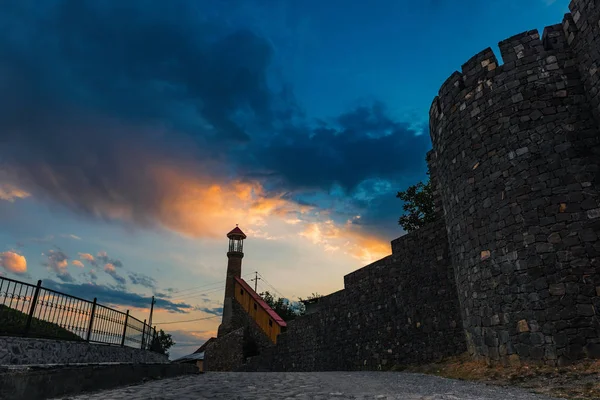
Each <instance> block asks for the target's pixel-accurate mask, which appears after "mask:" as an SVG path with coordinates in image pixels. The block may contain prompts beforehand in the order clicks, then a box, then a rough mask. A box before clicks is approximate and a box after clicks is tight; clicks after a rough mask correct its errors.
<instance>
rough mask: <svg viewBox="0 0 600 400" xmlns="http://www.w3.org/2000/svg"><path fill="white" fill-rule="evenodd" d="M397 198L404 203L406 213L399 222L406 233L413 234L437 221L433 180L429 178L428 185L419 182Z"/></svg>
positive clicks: (400, 193) (399, 193)
mask: <svg viewBox="0 0 600 400" xmlns="http://www.w3.org/2000/svg"><path fill="white" fill-rule="evenodd" d="M427 175H429V171H427ZM396 197H397V198H399V199H400V200H402V201H404V205H403V206H402V208H403V209H404V211H405V213H404V215H403V216H401V217H400V219H399V220H398V224H400V225H401V226H402V228H404V230H405V231H407V232H412V231H414V230H417V229H419V228H421V227H422V226H423V225H426V224H428V223H430V222H433V221H435V220H436V218H437V215H436V214H435V203H434V200H433V187H432V185H431V179H429V178H428V179H427V183H423V182H419V183H417V184H416V185H412V186H409V187H408V189H406V191H404V192H398V194H397V195H396Z"/></svg>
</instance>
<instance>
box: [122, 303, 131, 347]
mask: <svg viewBox="0 0 600 400" xmlns="http://www.w3.org/2000/svg"><path fill="white" fill-rule="evenodd" d="M128 320H129V310H127V314H125V326H124V327H123V337H122V338H121V347H123V346H125V333H126V332H127V321H128Z"/></svg>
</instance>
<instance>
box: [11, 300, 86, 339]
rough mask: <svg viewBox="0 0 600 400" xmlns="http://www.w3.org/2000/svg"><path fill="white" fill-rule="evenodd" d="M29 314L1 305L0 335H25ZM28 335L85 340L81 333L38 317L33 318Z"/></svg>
mask: <svg viewBox="0 0 600 400" xmlns="http://www.w3.org/2000/svg"><path fill="white" fill-rule="evenodd" d="M27 317H28V315H27V314H25V313H22V312H21V311H18V310H15V309H14V308H9V307H7V306H4V305H0V336H23V331H24V329H25V326H26V325H27ZM27 336H28V337H39V338H48V339H59V340H83V339H82V338H81V337H80V336H79V335H76V334H75V333H73V332H71V331H68V330H67V329H65V328H62V327H60V326H58V325H57V324H54V323H52V322H46V321H42V320H40V319H38V318H33V319H32V320H31V327H30V329H29V333H28V335H27Z"/></svg>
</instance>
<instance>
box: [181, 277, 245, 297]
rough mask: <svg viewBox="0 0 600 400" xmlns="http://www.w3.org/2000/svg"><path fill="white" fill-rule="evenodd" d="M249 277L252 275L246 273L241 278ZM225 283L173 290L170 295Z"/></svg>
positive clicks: (223, 281) (219, 282)
mask: <svg viewBox="0 0 600 400" xmlns="http://www.w3.org/2000/svg"><path fill="white" fill-rule="evenodd" d="M250 275H252V273H248V274H245V275H243V276H244V277H247V276H250ZM225 282H226V280H222V281H218V282H213V283H207V284H204V285H200V286H194V287H191V288H188V289H181V290H174V291H172V292H171V293H173V294H175V293H182V292H189V291H195V290H197V289H200V288H203V287H208V286H214V285H218V284H221V283H225Z"/></svg>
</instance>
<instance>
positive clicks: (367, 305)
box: [238, 0, 600, 371]
mask: <svg viewBox="0 0 600 400" xmlns="http://www.w3.org/2000/svg"><path fill="white" fill-rule="evenodd" d="M570 8H571V11H572V12H571V13H570V14H567V15H566V16H565V18H564V21H563V23H562V24H558V25H554V26H550V27H547V28H546V29H545V30H544V33H543V35H542V37H540V35H539V34H538V32H537V31H530V32H525V33H522V34H519V35H516V36H514V37H512V38H509V39H507V40H504V41H502V42H501V43H500V46H499V47H500V51H501V55H502V59H503V64H502V65H500V63H499V62H498V59H497V58H496V56H495V55H494V53H493V51H492V50H491V49H489V48H488V49H486V50H484V51H482V52H481V53H479V54H477V55H476V56H474V57H473V58H472V59H471V60H469V61H467V63H465V64H464V65H463V67H462V72H455V73H454V74H452V75H451V76H450V78H448V80H447V81H446V82H445V83H444V84H443V85H442V87H441V89H440V92H439V96H437V97H436V98H435V99H434V101H433V104H432V107H431V112H430V134H431V139H432V143H433V150H432V151H431V152H430V153H429V154H428V162H429V165H430V170H431V182H432V185H433V186H434V190H435V203H436V212H437V213H438V214H439V216H440V218H439V220H438V221H437V222H435V223H432V224H429V225H428V226H425V227H423V228H421V229H419V230H417V231H415V232H412V233H410V234H407V235H405V236H403V237H400V238H398V239H396V240H394V241H393V242H392V254H391V255H390V256H388V257H385V258H383V259H382V260H379V261H377V262H375V263H373V264H371V265H369V266H367V267H364V268H362V269H359V270H357V271H355V272H353V273H351V274H349V275H347V276H346V277H345V279H344V283H345V288H344V289H343V290H341V291H339V292H336V293H333V294H331V295H329V296H326V297H324V298H323V299H322V300H321V302H320V303H319V310H318V311H317V312H315V313H313V314H310V315H306V316H303V317H300V318H298V319H296V320H295V321H292V322H290V323H289V324H288V329H287V331H286V332H285V333H283V334H281V335H280V336H279V337H278V341H277V345H276V346H273V347H269V348H266V349H264V350H263V351H262V352H261V354H260V355H258V356H255V357H252V358H251V359H250V360H249V362H248V363H246V364H244V365H243V366H240V367H238V369H242V370H248V371H252V370H284V371H298V370H357V369H387V368H390V367H392V366H393V365H398V364H400V365H401V364H407V363H415V362H416V363H419V362H428V361H433V360H437V359H439V358H441V357H443V356H449V355H455V354H460V353H462V352H464V351H467V350H468V351H469V352H470V354H471V355H472V356H473V357H476V358H485V359H487V360H490V361H501V362H511V361H515V360H516V359H521V360H530V361H538V362H543V363H546V364H550V365H555V364H559V365H562V364H566V363H569V362H571V361H573V360H577V359H582V358H585V357H593V358H600V319H599V318H600V239H599V237H598V235H599V234H600V204H599V202H600V196H599V189H600V187H599V186H600V175H599V168H600V143H599V142H600V0H573V1H572V3H571V5H570Z"/></svg>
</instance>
